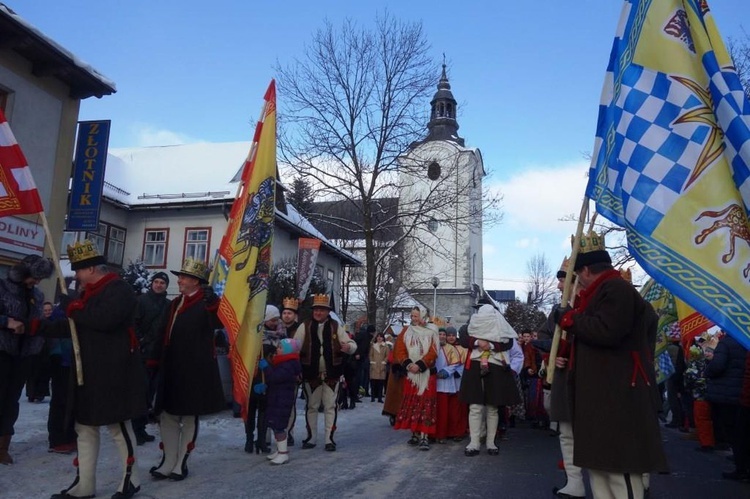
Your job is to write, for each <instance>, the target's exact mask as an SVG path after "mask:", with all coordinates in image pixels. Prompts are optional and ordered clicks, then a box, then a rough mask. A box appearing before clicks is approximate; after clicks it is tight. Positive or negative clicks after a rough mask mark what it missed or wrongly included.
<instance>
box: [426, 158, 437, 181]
mask: <svg viewBox="0 0 750 499" xmlns="http://www.w3.org/2000/svg"><path fill="white" fill-rule="evenodd" d="M427 178H429V179H430V180H437V179H439V178H440V164H439V163H438V162H437V161H433V162H432V163H430V166H428V167H427Z"/></svg>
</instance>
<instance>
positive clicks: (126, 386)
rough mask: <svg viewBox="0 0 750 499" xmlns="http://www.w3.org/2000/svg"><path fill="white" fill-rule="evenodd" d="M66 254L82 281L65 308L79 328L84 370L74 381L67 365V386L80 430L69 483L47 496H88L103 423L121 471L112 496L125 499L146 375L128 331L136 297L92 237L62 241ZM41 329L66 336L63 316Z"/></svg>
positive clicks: (134, 483)
mask: <svg viewBox="0 0 750 499" xmlns="http://www.w3.org/2000/svg"><path fill="white" fill-rule="evenodd" d="M68 257H69V258H70V267H71V268H72V269H73V270H74V271H75V278H76V281H77V282H78V283H79V284H80V285H82V286H83V291H82V292H81V295H80V298H78V299H76V300H73V301H70V302H69V303H68V304H67V307H66V309H67V310H66V311H67V316H68V317H69V318H70V319H72V320H73V322H74V324H75V328H76V331H77V333H78V341H79V344H80V362H81V367H82V370H83V384H82V385H78V384H77V383H76V369H75V368H71V369H70V372H71V374H70V382H69V387H70V389H69V391H68V393H69V395H68V401H69V403H68V410H69V411H71V412H72V416H73V417H74V418H75V430H76V433H77V434H78V440H77V447H78V458H77V459H76V461H75V462H76V464H77V466H78V473H77V476H76V478H75V480H74V481H73V484H72V485H71V486H70V487H68V488H67V489H65V490H63V491H61V492H60V493H58V494H53V495H52V499H62V498H70V497H94V494H96V463H97V460H98V456H99V441H100V430H101V427H102V426H106V427H107V429H108V430H109V433H110V434H111V435H112V439H113V440H114V442H115V445H116V446H117V449H118V451H119V454H120V458H121V462H122V469H123V477H122V479H121V480H120V485H119V487H118V489H117V492H116V493H115V494H114V495H113V496H112V497H113V498H115V499H123V498H129V497H132V496H133V495H135V494H136V492H138V491H139V490H140V488H141V487H140V481H139V478H138V465H137V459H136V454H135V435H134V433H133V426H132V424H131V420H132V419H133V418H135V417H138V416H140V415H141V414H143V413H144V412H145V411H146V390H145V386H144V384H143V379H144V378H145V376H146V372H145V368H144V365H143V360H142V359H141V353H140V350H139V348H138V338H136V336H135V331H134V329H133V314H134V312H135V295H134V294H133V289H132V288H131V287H130V285H129V284H128V283H126V282H125V281H123V280H122V279H120V277H119V276H118V275H117V274H115V273H113V272H110V271H109V270H108V268H107V266H106V265H105V262H106V259H105V258H104V256H102V255H101V254H99V251H98V250H97V248H96V246H95V245H94V244H93V243H92V242H91V241H88V240H87V241H84V242H83V243H76V244H75V246H72V247H71V246H68ZM42 332H43V334H45V335H49V336H52V337H69V336H71V331H70V327H69V321H68V320H67V319H61V320H57V321H53V322H50V323H48V324H44V325H43V326H42ZM75 361H76V362H77V361H78V359H75Z"/></svg>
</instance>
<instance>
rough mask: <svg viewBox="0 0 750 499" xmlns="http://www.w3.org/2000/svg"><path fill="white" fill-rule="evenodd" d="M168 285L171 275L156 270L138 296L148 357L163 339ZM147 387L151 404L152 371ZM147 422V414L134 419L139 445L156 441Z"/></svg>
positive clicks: (138, 326) (139, 328)
mask: <svg viewBox="0 0 750 499" xmlns="http://www.w3.org/2000/svg"><path fill="white" fill-rule="evenodd" d="M168 286H169V276H168V275H167V274H166V273H165V272H156V273H155V274H154V275H153V276H151V285H150V287H149V290H148V292H147V293H144V294H142V295H140V296H138V305H137V306H136V309H135V333H136V335H138V341H139V342H140V345H141V354H143V356H144V357H145V358H147V359H148V358H151V357H153V355H152V353H151V352H152V351H153V349H154V348H155V344H156V343H158V342H159V341H161V339H162V337H161V334H160V331H159V326H160V325H161V324H162V320H163V318H162V316H163V315H164V314H165V313H166V311H167V309H168V308H169V304H170V300H169V298H167V287H168ZM146 388H147V389H148V395H149V398H148V400H149V406H150V405H151V401H152V400H153V397H154V390H155V388H156V387H155V386H154V382H153V376H152V375H151V373H149V376H148V379H147V380H146ZM147 422H148V415H147V414H144V415H143V416H141V417H139V418H136V419H134V420H133V431H134V432H135V439H136V441H137V442H138V445H143V444H144V443H146V442H153V441H154V436H153V435H149V434H148V433H146V423H147Z"/></svg>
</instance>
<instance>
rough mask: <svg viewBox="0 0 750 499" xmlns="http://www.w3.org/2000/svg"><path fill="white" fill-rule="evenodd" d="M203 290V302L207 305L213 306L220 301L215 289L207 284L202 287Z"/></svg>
mask: <svg viewBox="0 0 750 499" xmlns="http://www.w3.org/2000/svg"><path fill="white" fill-rule="evenodd" d="M202 289H203V301H204V302H205V303H206V305H213V304H215V303H216V301H217V300H218V299H219V297H218V296H216V293H215V292H214V288H212V287H211V286H209V285H208V284H206V285H205V286H203V287H202Z"/></svg>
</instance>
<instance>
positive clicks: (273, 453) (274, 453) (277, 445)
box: [266, 437, 289, 461]
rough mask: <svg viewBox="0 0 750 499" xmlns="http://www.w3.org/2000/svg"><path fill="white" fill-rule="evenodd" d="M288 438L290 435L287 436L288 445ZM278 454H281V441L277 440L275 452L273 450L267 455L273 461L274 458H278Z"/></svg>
mask: <svg viewBox="0 0 750 499" xmlns="http://www.w3.org/2000/svg"><path fill="white" fill-rule="evenodd" d="M288 438H289V437H287V446H288V444H289V441H288ZM278 455H279V443H278V442H276V448H275V449H273V452H271V453H270V454H269V455H267V456H266V459H268V460H269V461H273V460H274V459H276V456H278Z"/></svg>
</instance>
